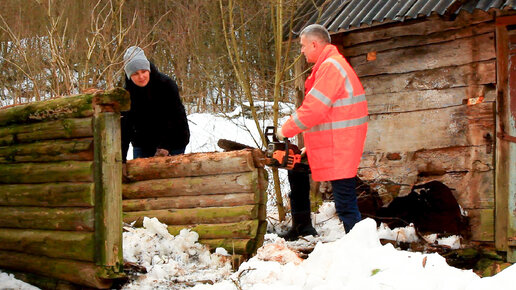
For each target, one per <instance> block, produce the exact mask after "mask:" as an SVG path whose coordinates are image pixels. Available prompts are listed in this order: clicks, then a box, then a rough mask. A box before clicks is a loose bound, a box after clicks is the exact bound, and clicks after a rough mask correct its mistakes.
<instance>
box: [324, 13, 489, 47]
mask: <svg viewBox="0 0 516 290" xmlns="http://www.w3.org/2000/svg"><path fill="white" fill-rule="evenodd" d="M493 20H494V17H493V15H491V14H489V13H487V12H484V11H481V10H475V11H474V12H473V13H471V14H470V13H467V12H462V13H460V14H459V16H458V17H457V19H456V20H455V21H443V20H442V18H441V17H439V16H438V15H433V16H430V17H426V18H425V19H422V20H420V21H414V22H411V23H406V22H402V23H398V22H396V23H395V24H393V25H389V26H385V25H382V26H379V27H373V28H368V29H364V30H357V31H350V32H347V33H343V34H342V42H341V43H342V45H343V46H346V47H347V46H352V45H357V44H360V43H364V42H372V41H378V40H383V39H389V38H393V37H400V36H409V35H413V36H417V35H429V34H432V33H436V32H440V31H447V30H455V29H460V28H464V27H468V26H471V25H474V24H477V23H482V22H489V21H493ZM332 37H333V36H332Z"/></svg>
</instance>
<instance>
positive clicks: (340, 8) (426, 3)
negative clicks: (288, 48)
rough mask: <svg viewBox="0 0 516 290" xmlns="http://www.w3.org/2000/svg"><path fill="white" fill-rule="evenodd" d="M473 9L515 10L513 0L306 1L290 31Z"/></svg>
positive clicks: (515, 0)
mask: <svg viewBox="0 0 516 290" xmlns="http://www.w3.org/2000/svg"><path fill="white" fill-rule="evenodd" d="M314 4H315V5H314ZM317 8H319V10H318V9H317ZM321 8H322V9H321ZM475 9H480V10H484V11H488V10H490V9H500V10H502V9H516V0H333V1H329V0H308V1H306V2H305V4H304V5H303V6H302V7H301V8H300V9H299V10H298V13H297V16H298V19H297V21H296V23H295V25H294V27H293V28H294V29H293V31H294V33H295V34H297V33H299V32H300V31H301V29H302V28H304V27H305V26H307V25H309V24H313V23H319V24H321V25H323V26H325V27H326V28H327V29H328V30H329V31H330V32H337V31H344V30H348V29H350V28H355V27H361V26H362V25H371V24H374V23H382V22H387V21H389V22H390V21H405V20H409V19H416V18H421V17H427V16H430V15H432V14H438V15H445V14H446V15H457V14H458V13H459V12H460V11H467V12H469V13H472V12H473V11H474V10H475ZM319 11H320V12H319ZM319 13H320V17H318V16H319ZM317 19H319V20H318V21H317Z"/></svg>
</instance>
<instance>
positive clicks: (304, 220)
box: [279, 212, 317, 241]
mask: <svg viewBox="0 0 516 290" xmlns="http://www.w3.org/2000/svg"><path fill="white" fill-rule="evenodd" d="M309 235H312V236H317V231H316V230H315V229H314V227H313V226H312V219H311V218H310V213H309V212H308V213H294V214H292V228H291V229H290V230H289V231H288V232H286V233H285V234H283V235H279V237H280V238H284V239H285V241H294V240H297V239H298V238H299V236H302V237H304V236H309Z"/></svg>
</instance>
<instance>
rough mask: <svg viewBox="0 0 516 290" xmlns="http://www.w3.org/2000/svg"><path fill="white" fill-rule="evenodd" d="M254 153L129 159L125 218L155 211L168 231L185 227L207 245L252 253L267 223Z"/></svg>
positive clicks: (262, 175)
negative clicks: (194, 232)
mask: <svg viewBox="0 0 516 290" xmlns="http://www.w3.org/2000/svg"><path fill="white" fill-rule="evenodd" d="M257 154H261V153H260V151H259V150H254V151H253V150H250V149H247V150H241V151H231V152H220V153H193V154H187V155H178V156H171V157H154V158H145V159H135V160H130V161H128V162H127V172H128V175H129V180H128V181H127V182H126V183H124V184H123V191H122V192H123V211H124V222H126V223H134V224H135V226H142V221H143V217H149V218H152V217H155V218H158V219H159V220H160V221H161V222H162V223H165V224H167V225H168V231H169V232H170V233H171V234H172V235H177V234H178V233H179V231H180V230H181V229H183V228H189V229H191V230H193V231H196V232H197V233H198V234H199V241H200V242H201V243H204V244H206V245H208V246H210V247H211V248H212V249H215V248H216V247H223V248H225V249H226V250H227V251H228V252H229V253H233V254H237V255H244V256H249V255H251V254H253V253H254V252H255V251H256V249H257V248H258V247H260V246H261V245H262V243H263V236H264V234H265V231H266V228H267V222H266V220H265V218H266V204H267V202H266V198H267V194H266V191H265V190H266V187H267V177H266V171H265V169H264V168H263V165H261V164H260V163H259V162H255V158H254V156H256V155H257Z"/></svg>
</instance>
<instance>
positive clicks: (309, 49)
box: [277, 24, 368, 239]
mask: <svg viewBox="0 0 516 290" xmlns="http://www.w3.org/2000/svg"><path fill="white" fill-rule="evenodd" d="M300 42H301V52H302V53H303V54H304V55H305V57H306V60H307V62H308V63H315V65H314V67H313V68H312V73H311V74H310V76H309V77H308V78H307V79H306V82H305V99H304V101H303V104H302V105H301V106H300V107H299V108H298V109H297V110H296V112H295V113H294V114H292V116H291V117H290V118H289V119H288V120H287V121H286V122H285V124H283V126H282V127H281V128H280V129H279V130H278V131H277V135H278V138H279V139H280V140H283V139H284V138H285V137H294V136H295V135H297V134H299V133H303V134H304V140H305V147H306V153H307V156H308V163H309V165H310V169H311V172H312V178H313V180H315V181H330V182H331V184H332V187H333V197H334V201H335V208H336V211H337V214H338V216H339V219H340V220H341V221H342V223H343V224H344V229H345V231H346V232H349V231H350V230H351V229H352V228H353V226H354V225H355V223H357V222H358V221H360V219H361V215H360V211H359V209H358V204H357V197H356V189H355V187H356V174H357V170H358V165H359V164H360V159H361V157H362V153H363V151H364V143H365V138H366V133H367V121H368V111H367V101H366V99H365V95H364V89H363V87H362V84H361V83H360V80H359V79H358V76H357V75H356V73H355V71H354V70H353V68H352V67H351V66H350V65H349V63H348V62H347V61H346V59H345V58H344V57H343V56H342V55H341V54H340V53H339V51H338V50H337V47H335V46H334V45H332V44H331V39H330V34H329V33H328V31H327V30H326V28H324V26H322V25H318V24H312V25H309V26H307V27H306V28H305V29H303V31H301V34H300ZM292 177H294V178H292ZM307 179H308V176H307V175H306V176H301V175H300V174H299V173H293V172H289V181H290V182H291V195H290V199H291V205H292V217H293V226H292V229H291V230H290V231H289V232H288V233H287V234H286V235H285V238H286V239H293V238H296V237H297V236H298V235H307V234H314V232H315V229H313V227H312V224H311V219H310V207H309V205H310V202H309V194H308V192H307V191H309V187H308V188H307V186H306V184H307ZM292 181H293V182H294V184H292V183H293V182H292ZM307 204H308V207H307V206H306V205H307ZM294 207H296V208H294ZM300 207H302V208H300ZM307 210H308V213H307ZM315 234H317V233H316V232H315Z"/></svg>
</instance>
